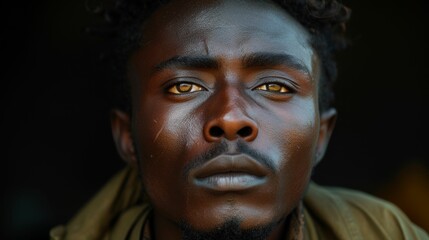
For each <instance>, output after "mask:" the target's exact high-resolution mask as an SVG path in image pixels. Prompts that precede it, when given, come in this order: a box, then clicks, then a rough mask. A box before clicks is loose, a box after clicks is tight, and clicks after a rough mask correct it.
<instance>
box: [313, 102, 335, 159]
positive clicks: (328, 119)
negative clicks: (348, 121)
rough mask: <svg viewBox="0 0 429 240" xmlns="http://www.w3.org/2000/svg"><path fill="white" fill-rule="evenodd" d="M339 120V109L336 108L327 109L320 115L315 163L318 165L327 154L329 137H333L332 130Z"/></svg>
mask: <svg viewBox="0 0 429 240" xmlns="http://www.w3.org/2000/svg"><path fill="white" fill-rule="evenodd" d="M336 121H337V110H336V109H335V108H330V109H328V110H325V111H324V112H323V113H322V114H321V115H320V128H319V139H318V141H317V149H316V157H315V160H316V162H315V163H314V165H317V164H318V163H319V162H320V160H322V158H323V156H324V155H325V152H326V148H327V147H328V143H329V139H330V138H331V135H332V131H333V130H334V127H335V122H336Z"/></svg>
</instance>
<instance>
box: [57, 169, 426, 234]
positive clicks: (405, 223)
mask: <svg viewBox="0 0 429 240" xmlns="http://www.w3.org/2000/svg"><path fill="white" fill-rule="evenodd" d="M142 189H143V188H142V185H141V183H140V181H139V178H138V174H137V171H136V170H135V169H133V168H131V167H127V168H125V169H124V170H122V171H121V172H119V173H118V174H117V175H116V176H115V177H113V178H112V179H111V180H110V181H109V182H108V183H107V184H106V185H105V186H104V187H103V188H102V189H101V191H100V192H98V193H97V194H96V195H95V196H94V197H93V199H91V200H90V201H89V202H88V203H87V204H86V205H85V206H84V207H83V208H82V210H81V211H80V212H79V213H78V214H77V215H76V216H75V217H74V218H73V219H72V220H71V221H70V222H69V223H68V224H67V225H65V226H64V225H61V226H58V227H55V228H53V229H52V230H51V231H50V237H51V240H93V239H94V240H142V239H144V240H150V239H151V233H150V227H149V225H150V223H149V221H150V214H151V211H152V208H151V205H150V203H149V200H148V199H147V197H146V196H145V195H144V194H143V193H142ZM289 219H290V221H289V231H288V235H287V236H284V239H285V240H324V239H328V240H336V239H338V240H346V239H347V240H372V239H374V240H380V239H392V240H396V239H398V240H399V239H401V240H402V239H404V240H414V239H423V240H426V239H427V240H429V235H428V234H427V233H426V232H425V231H424V230H422V229H421V228H419V227H418V226H416V225H414V224H413V223H412V222H411V221H410V220H409V219H408V218H407V216H405V214H404V213H403V212H402V211H401V210H399V209H398V208H397V207H396V206H394V205H393V204H391V203H389V202H386V201H383V200H381V199H377V198H375V197H373V196H370V195H368V194H365V193H362V192H358V191H353V190H347V189H343V188H333V187H321V186H318V185H317V184H315V183H310V185H309V187H308V191H307V193H306V195H305V197H304V199H303V201H302V202H301V203H300V204H299V206H298V207H297V208H296V209H295V210H294V211H293V212H292V213H291V214H290V216H289Z"/></svg>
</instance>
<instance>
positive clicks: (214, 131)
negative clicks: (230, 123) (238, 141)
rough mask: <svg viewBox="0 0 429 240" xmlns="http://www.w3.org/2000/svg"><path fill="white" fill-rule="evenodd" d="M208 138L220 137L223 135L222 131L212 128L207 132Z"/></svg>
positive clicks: (218, 128)
mask: <svg viewBox="0 0 429 240" xmlns="http://www.w3.org/2000/svg"><path fill="white" fill-rule="evenodd" d="M209 133H210V136H212V137H222V135H223V134H224V132H223V130H222V129H221V128H220V127H216V126H214V127H212V128H210V130H209Z"/></svg>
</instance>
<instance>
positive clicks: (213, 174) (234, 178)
mask: <svg viewBox="0 0 429 240" xmlns="http://www.w3.org/2000/svg"><path fill="white" fill-rule="evenodd" d="M268 174H269V170H268V169H267V168H266V167H265V166H264V165H262V164H261V163H259V162H258V161H256V160H255V159H253V158H251V157H249V156H247V155H245V154H239V155H220V156H218V157H215V158H213V159H211V160H210V161H208V162H207V163H205V164H204V165H202V166H201V167H199V168H197V169H195V170H194V171H192V172H191V175H190V176H191V177H192V181H193V183H194V184H195V185H196V186H199V187H202V188H206V189H210V190H214V191H242V190H247V189H250V188H253V187H256V186H259V185H262V184H264V183H265V182H266V180H267V176H268Z"/></svg>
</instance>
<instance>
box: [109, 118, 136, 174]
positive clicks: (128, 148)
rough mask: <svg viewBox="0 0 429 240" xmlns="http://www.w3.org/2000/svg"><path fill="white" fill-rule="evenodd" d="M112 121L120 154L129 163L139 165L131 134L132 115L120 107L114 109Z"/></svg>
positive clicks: (114, 137) (113, 132)
mask: <svg viewBox="0 0 429 240" xmlns="http://www.w3.org/2000/svg"><path fill="white" fill-rule="evenodd" d="M110 123H111V126H112V135H113V140H114V141H115V144H116V150H117V151H118V153H119V156H120V157H121V158H122V159H123V160H124V161H125V162H127V163H128V164H130V165H132V166H137V157H136V153H135V149H134V143H133V138H132V134H131V120H130V116H129V115H128V114H127V113H125V112H123V111H121V110H119V109H112V111H111V113H110Z"/></svg>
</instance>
